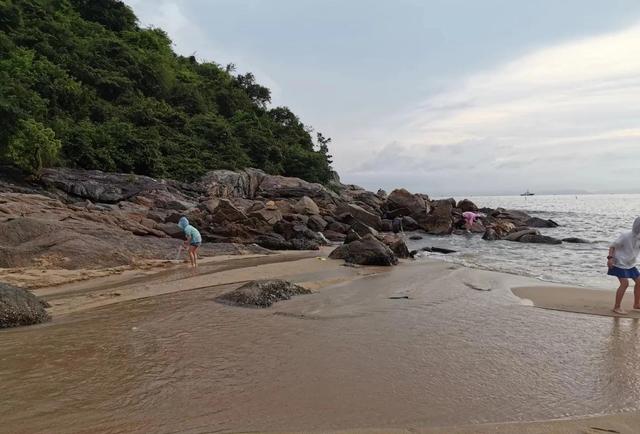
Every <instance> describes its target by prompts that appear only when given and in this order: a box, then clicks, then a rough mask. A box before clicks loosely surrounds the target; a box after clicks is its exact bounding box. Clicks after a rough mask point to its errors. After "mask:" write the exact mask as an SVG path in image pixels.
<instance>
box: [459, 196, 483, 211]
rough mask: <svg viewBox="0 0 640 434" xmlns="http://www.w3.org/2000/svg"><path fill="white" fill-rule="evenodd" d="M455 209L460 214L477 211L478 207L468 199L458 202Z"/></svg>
mask: <svg viewBox="0 0 640 434" xmlns="http://www.w3.org/2000/svg"><path fill="white" fill-rule="evenodd" d="M456 208H458V209H459V210H460V211H462V212H467V211H473V212H475V211H478V207H477V206H476V204H475V203H473V202H471V201H470V200H469V199H462V200H461V201H460V202H458V205H457V206H456Z"/></svg>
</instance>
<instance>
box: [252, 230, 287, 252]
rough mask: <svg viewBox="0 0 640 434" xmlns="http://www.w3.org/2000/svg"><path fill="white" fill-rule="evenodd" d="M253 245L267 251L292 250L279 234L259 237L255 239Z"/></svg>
mask: <svg viewBox="0 0 640 434" xmlns="http://www.w3.org/2000/svg"><path fill="white" fill-rule="evenodd" d="M255 243H256V244H257V245H259V246H260V247H264V248H265V249H269V250H292V246H291V243H289V242H288V241H287V240H285V239H284V237H283V236H282V235H280V234H265V235H260V236H258V237H257V238H256V239H255Z"/></svg>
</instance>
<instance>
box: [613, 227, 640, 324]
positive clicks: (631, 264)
mask: <svg viewBox="0 0 640 434" xmlns="http://www.w3.org/2000/svg"><path fill="white" fill-rule="evenodd" d="M638 254H640V217H638V218H636V220H635V221H634V222H633V228H632V229H631V232H625V233H623V234H622V235H620V236H619V237H618V239H617V240H615V241H614V242H613V243H612V244H611V246H610V247H609V256H607V266H608V267H609V271H608V272H607V274H608V275H609V276H615V277H617V278H618V280H619V281H620V286H619V287H618V290H617V291H616V301H615V305H614V306H613V311H614V312H615V313H617V314H620V315H624V314H626V312H625V311H624V310H622V308H621V307H620V304H621V303H622V298H623V297H624V293H625V291H626V290H627V288H628V287H629V279H632V280H633V281H634V282H635V287H634V291H633V295H634V297H633V299H634V300H633V310H640V272H639V271H638V269H637V268H636V261H637V259H638Z"/></svg>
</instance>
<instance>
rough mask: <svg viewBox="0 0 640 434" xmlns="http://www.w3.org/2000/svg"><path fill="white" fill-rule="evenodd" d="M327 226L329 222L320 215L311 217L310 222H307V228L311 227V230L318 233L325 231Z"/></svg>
mask: <svg viewBox="0 0 640 434" xmlns="http://www.w3.org/2000/svg"><path fill="white" fill-rule="evenodd" d="M327 224H328V223H327V221H326V220H325V219H323V218H322V217H320V216H319V215H312V216H310V217H309V221H308V222H307V226H309V229H311V230H312V231H316V232H322V231H324V230H325V228H326V227H327Z"/></svg>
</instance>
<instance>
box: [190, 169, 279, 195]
mask: <svg viewBox="0 0 640 434" xmlns="http://www.w3.org/2000/svg"><path fill="white" fill-rule="evenodd" d="M265 176H267V174H266V173H264V172H263V171H261V170H258V169H245V170H241V171H238V172H234V171H231V170H214V171H212V172H208V173H207V174H206V175H204V176H203V177H202V178H201V179H200V180H199V181H197V182H196V183H194V186H195V187H196V188H197V189H198V190H200V191H202V192H204V193H206V194H207V196H211V197H220V198H224V199H229V198H236V197H243V198H246V199H253V198H254V197H255V195H256V190H257V189H258V185H260V183H261V182H262V179H263V178H264V177H265Z"/></svg>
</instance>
